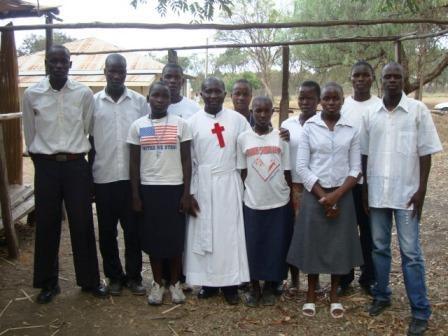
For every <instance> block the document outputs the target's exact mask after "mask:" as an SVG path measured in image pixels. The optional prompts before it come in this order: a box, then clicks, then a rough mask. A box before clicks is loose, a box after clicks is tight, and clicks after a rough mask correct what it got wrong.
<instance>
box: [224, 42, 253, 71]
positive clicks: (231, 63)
mask: <svg viewBox="0 0 448 336" xmlns="http://www.w3.org/2000/svg"><path fill="white" fill-rule="evenodd" d="M249 61H250V59H249V55H248V53H247V52H246V51H245V50H243V49H237V48H230V49H226V51H225V52H224V53H222V54H220V55H219V56H218V58H217V59H216V68H217V69H219V71H220V72H223V73H226V72H233V73H235V72H241V71H243V69H244V68H245V67H246V66H247V65H248V63H249Z"/></svg>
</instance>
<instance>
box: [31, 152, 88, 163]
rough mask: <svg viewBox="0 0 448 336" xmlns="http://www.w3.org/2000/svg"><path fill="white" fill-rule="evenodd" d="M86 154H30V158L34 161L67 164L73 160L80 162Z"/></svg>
mask: <svg viewBox="0 0 448 336" xmlns="http://www.w3.org/2000/svg"><path fill="white" fill-rule="evenodd" d="M85 155H86V154H85V153H76V154H74V153H56V154H37V153H30V156H31V157H32V158H33V159H44V160H51V161H57V162H66V161H72V160H78V159H82V158H83V157H84V156H85Z"/></svg>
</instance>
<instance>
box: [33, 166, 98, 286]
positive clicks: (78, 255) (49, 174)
mask: <svg viewBox="0 0 448 336" xmlns="http://www.w3.org/2000/svg"><path fill="white" fill-rule="evenodd" d="M33 162H34V169H35V176H34V193H35V204H36V240H35V251H34V279H33V286H34V287H35V288H51V287H54V286H56V285H57V283H58V273H59V258H58V253H59V242H60V238H61V216H62V201H64V202H65V207H66V210H67V217H68V224H69V229H70V238H71V244H72V251H73V260H74V264H75V273H76V283H77V285H78V286H81V287H92V286H97V285H98V284H99V281H100V276H99V271H98V259H97V254H96V243H95V232H94V229H93V216H92V206H91V203H90V191H91V181H92V180H91V176H90V170H89V166H88V164H87V162H86V161H85V160H84V158H81V159H77V160H72V161H65V162H57V161H52V160H47V159H42V158H34V159H33Z"/></svg>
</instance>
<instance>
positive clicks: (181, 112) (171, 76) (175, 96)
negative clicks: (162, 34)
mask: <svg viewBox="0 0 448 336" xmlns="http://www.w3.org/2000/svg"><path fill="white" fill-rule="evenodd" d="M162 81H164V82H165V83H166V84H167V85H168V88H169V89H170V94H171V104H170V106H169V107H168V113H169V114H175V115H177V116H179V117H181V118H183V119H188V118H190V117H191V116H192V115H193V114H195V113H196V112H197V111H199V110H200V109H201V107H200V106H199V104H198V103H196V102H195V101H194V100H191V99H189V98H187V97H184V96H182V93H181V90H182V87H183V85H184V84H185V76H184V72H183V70H182V67H181V66H180V65H179V64H176V63H168V64H166V65H165V66H164V67H163V70H162Z"/></svg>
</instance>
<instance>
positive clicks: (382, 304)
mask: <svg viewBox="0 0 448 336" xmlns="http://www.w3.org/2000/svg"><path fill="white" fill-rule="evenodd" d="M387 307H390V301H380V300H375V299H374V300H373V301H372V304H371V305H370V307H369V315H370V316H377V315H379V314H381V313H382V312H383V310H385V309H386V308H387Z"/></svg>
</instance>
